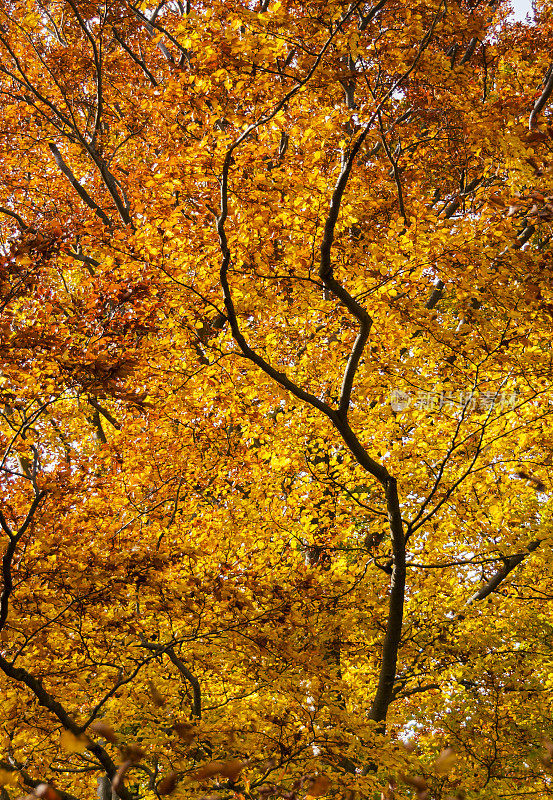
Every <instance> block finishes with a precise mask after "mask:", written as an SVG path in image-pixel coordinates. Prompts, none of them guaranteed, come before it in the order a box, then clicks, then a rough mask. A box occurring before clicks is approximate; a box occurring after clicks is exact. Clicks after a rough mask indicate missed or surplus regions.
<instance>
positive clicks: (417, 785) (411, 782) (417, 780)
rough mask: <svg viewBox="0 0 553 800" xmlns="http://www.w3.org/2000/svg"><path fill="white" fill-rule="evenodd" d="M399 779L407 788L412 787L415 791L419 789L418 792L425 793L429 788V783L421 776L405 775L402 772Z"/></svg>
mask: <svg viewBox="0 0 553 800" xmlns="http://www.w3.org/2000/svg"><path fill="white" fill-rule="evenodd" d="M399 777H400V778H401V780H402V781H403V783H406V784H407V786H412V787H413V789H417V791H420V792H423V791H424V790H425V789H427V788H428V783H427V782H426V780H425V779H424V778H421V777H420V775H404V774H403V773H402V772H400V774H399Z"/></svg>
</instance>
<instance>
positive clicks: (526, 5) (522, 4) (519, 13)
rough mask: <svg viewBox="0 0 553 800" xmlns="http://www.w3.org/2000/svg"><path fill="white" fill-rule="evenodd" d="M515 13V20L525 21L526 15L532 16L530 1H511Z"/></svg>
mask: <svg viewBox="0 0 553 800" xmlns="http://www.w3.org/2000/svg"><path fill="white" fill-rule="evenodd" d="M511 1H512V4H513V9H514V13H515V19H526V15H527V14H530V15H532V2H531V0H511Z"/></svg>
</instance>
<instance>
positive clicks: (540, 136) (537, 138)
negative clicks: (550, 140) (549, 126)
mask: <svg viewBox="0 0 553 800" xmlns="http://www.w3.org/2000/svg"><path fill="white" fill-rule="evenodd" d="M524 141H525V142H527V143H528V144H532V142H545V141H547V134H546V133H543V131H530V132H529V133H527V134H526V136H525V137H524Z"/></svg>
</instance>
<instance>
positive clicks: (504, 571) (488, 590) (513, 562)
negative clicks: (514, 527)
mask: <svg viewBox="0 0 553 800" xmlns="http://www.w3.org/2000/svg"><path fill="white" fill-rule="evenodd" d="M541 543H542V539H535V540H534V541H533V542H530V544H529V545H528V546H527V548H526V552H524V553H518V555H516V556H509V558H506V559H504V564H503V566H502V567H501V568H500V569H498V570H497V572H496V573H495V575H493V576H492V577H491V578H490V580H489V581H488V582H487V583H485V584H484V586H482V588H481V589H479V590H478V591H477V592H475V593H474V594H473V595H472V597H471V598H469V600H467V603H466V605H467V606H469V605H471V604H472V603H476V602H478V601H479V600H484V599H485V598H486V597H488V596H489V595H490V594H492V593H493V592H495V590H496V589H497V588H498V587H499V586H500V584H502V583H503V581H504V580H505V578H506V577H507V575H508V574H509V573H510V572H512V571H513V570H514V569H515V567H518V565H519V564H522V562H523V561H524V560H525V559H526V558H528V556H529V555H530V553H533V552H534V550H537V548H538V547H539V546H540V544H541Z"/></svg>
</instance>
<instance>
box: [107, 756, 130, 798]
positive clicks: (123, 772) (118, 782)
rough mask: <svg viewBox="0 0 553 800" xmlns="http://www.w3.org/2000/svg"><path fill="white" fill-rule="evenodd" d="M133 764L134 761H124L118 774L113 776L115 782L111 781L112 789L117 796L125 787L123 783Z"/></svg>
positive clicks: (128, 759)
mask: <svg viewBox="0 0 553 800" xmlns="http://www.w3.org/2000/svg"><path fill="white" fill-rule="evenodd" d="M133 764H134V761H132V760H131V759H130V758H127V760H126V761H123V762H122V763H121V764H120V765H119V769H118V770H117V772H116V773H115V775H114V776H113V780H112V781H111V788H112V789H113V791H114V792H115V793H116V794H118V793H119V789H120V788H121V787H122V786H123V781H124V779H125V775H126V773H127V770H128V769H129V767H131V766H132V765H133Z"/></svg>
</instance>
